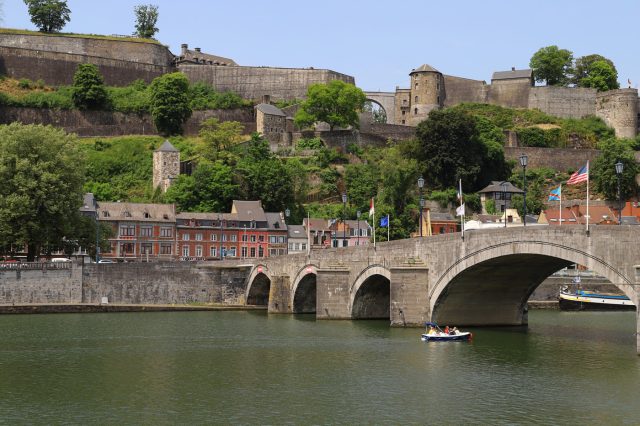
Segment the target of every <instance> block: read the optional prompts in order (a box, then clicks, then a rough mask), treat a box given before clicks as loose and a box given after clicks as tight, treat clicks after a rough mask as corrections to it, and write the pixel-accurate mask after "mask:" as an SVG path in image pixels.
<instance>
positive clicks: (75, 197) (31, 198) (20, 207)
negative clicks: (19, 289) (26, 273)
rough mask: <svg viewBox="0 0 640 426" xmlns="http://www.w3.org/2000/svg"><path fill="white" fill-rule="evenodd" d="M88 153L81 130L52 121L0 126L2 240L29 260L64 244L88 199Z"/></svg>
mask: <svg viewBox="0 0 640 426" xmlns="http://www.w3.org/2000/svg"><path fill="white" fill-rule="evenodd" d="M83 180H84V157H83V156H82V155H81V154H80V152H79V151H78V148H77V140H76V137H75V136H71V135H67V134H66V133H64V132H63V131H62V130H59V129H55V128H53V127H50V126H46V127H45V126H41V125H22V124H18V123H13V124H10V125H7V126H0V181H1V182H2V185H0V241H4V242H5V243H10V244H14V245H20V244H26V245H27V248H28V254H27V258H28V260H34V258H35V256H36V255H37V254H38V253H39V252H40V249H41V248H43V247H46V246H47V245H55V244H59V243H60V242H61V241H62V238H63V237H64V236H65V231H67V230H69V229H71V228H72V227H73V226H74V219H75V218H76V217H77V210H78V208H79V207H80V206H81V204H82V193H83V191H82V183H83Z"/></svg>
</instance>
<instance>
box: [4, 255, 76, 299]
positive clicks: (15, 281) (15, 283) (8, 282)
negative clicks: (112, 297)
mask: <svg viewBox="0 0 640 426" xmlns="http://www.w3.org/2000/svg"><path fill="white" fill-rule="evenodd" d="M81 301H82V268H81V267H79V266H77V265H73V267H71V265H65V268H64V269H44V268H42V269H0V304H31V303H80V302H81Z"/></svg>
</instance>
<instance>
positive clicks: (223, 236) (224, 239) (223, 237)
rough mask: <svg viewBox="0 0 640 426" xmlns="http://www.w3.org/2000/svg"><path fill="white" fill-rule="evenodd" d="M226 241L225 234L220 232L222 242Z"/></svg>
mask: <svg viewBox="0 0 640 426" xmlns="http://www.w3.org/2000/svg"><path fill="white" fill-rule="evenodd" d="M225 241H227V234H222V242H225Z"/></svg>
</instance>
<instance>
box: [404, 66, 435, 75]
mask: <svg viewBox="0 0 640 426" xmlns="http://www.w3.org/2000/svg"><path fill="white" fill-rule="evenodd" d="M416 72H437V73H440V71H438V70H437V69H435V68H434V67H432V66H431V65H429V64H422V65H420V66H419V67H418V68H416V69H413V70H411V72H410V73H409V75H411V74H413V73H416Z"/></svg>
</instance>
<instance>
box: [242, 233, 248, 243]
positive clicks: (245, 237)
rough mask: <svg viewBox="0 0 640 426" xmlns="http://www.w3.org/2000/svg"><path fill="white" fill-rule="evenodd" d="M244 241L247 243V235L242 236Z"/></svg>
mask: <svg viewBox="0 0 640 426" xmlns="http://www.w3.org/2000/svg"><path fill="white" fill-rule="evenodd" d="M242 241H244V242H245V243H246V242H247V234H246V233H244V234H242Z"/></svg>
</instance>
